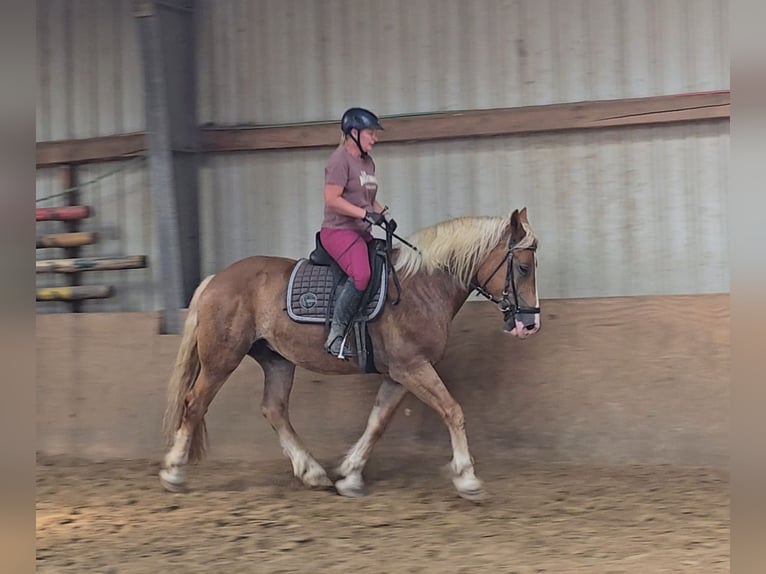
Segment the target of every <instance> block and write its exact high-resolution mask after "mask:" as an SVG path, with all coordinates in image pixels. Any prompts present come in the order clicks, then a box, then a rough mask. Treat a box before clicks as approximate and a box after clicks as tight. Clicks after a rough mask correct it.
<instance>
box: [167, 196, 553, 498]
mask: <svg viewBox="0 0 766 574" xmlns="http://www.w3.org/2000/svg"><path fill="white" fill-rule="evenodd" d="M400 239H401V238H400ZM402 243H406V244H407V246H405V245H401V244H399V243H397V244H396V245H395V246H394V247H393V249H392V251H391V254H392V269H393V271H394V272H396V273H398V277H399V281H398V284H399V285H398V287H399V300H398V302H397V303H396V304H392V303H390V302H389V303H387V304H386V305H385V307H384V309H383V312H382V313H381V314H380V316H379V317H378V318H376V319H375V320H374V321H372V322H370V324H369V337H370V341H371V342H372V346H373V348H374V351H375V365H376V367H377V370H378V372H379V373H380V376H381V377H382V381H381V383H380V387H379V389H378V392H377V396H376V398H375V402H374V406H373V407H372V410H371V412H370V414H369V417H368V421H367V425H366V428H365V430H364V432H363V433H362V435H361V437H360V438H359V439H358V441H357V442H356V443H355V444H354V445H353V446H352V447H351V448H350V450H349V451H348V452H347V454H346V455H345V457H344V458H343V460H342V462H341V463H340V465H339V466H338V467H337V468H336V469H335V471H336V473H337V479H336V480H334V481H332V480H330V478H329V476H328V474H327V472H326V471H325V469H324V468H323V467H322V466H321V465H320V464H319V463H318V462H317V461H316V460H315V459H314V457H313V456H312V455H311V453H310V452H309V450H308V449H307V447H306V446H305V445H304V443H303V441H302V440H301V438H300V437H299V436H298V435H297V434H296V432H295V430H294V428H293V427H292V425H291V423H290V417H289V411H288V400H289V396H290V391H291V389H292V385H293V376H294V372H295V367H296V366H299V367H301V368H303V369H307V370H309V371H313V372H316V373H322V374H336V375H348V374H358V372H359V371H358V367H357V366H356V365H355V364H354V363H353V362H352V361H344V360H340V359H339V358H338V357H336V356H333V355H330V354H328V353H327V352H326V351H325V350H324V347H323V342H324V337H325V334H326V333H325V327H324V326H323V325H319V324H301V323H297V322H295V321H293V320H291V319H290V317H288V314H287V313H286V311H285V297H286V289H287V284H288V278H289V277H290V275H291V270H292V269H293V268H294V267H295V265H296V261H295V260H292V259H287V258H281V257H272V256H252V257H247V258H244V259H241V260H239V261H236V262H234V263H232V264H231V265H229V266H228V267H226V268H225V269H223V270H222V271H220V272H219V273H217V274H214V275H210V276H208V277H205V278H204V279H203V280H202V281H201V282H200V284H199V285H198V286H197V288H196V290H195V292H194V294H193V296H192V299H191V302H190V304H189V308H188V314H187V317H186V320H185V324H184V328H183V332H182V336H181V342H180V346H179V349H178V353H177V357H176V363H175V366H174V368H173V372H172V374H171V377H170V381H169V383H168V402H167V408H166V412H165V416H164V419H163V426H164V432H165V435H166V439H167V441H168V444H169V445H170V449H169V450H168V451H167V453H166V455H165V457H164V461H163V462H164V464H163V465H162V468H161V470H160V481H161V484H162V486H163V487H164V488H165V489H166V490H168V491H170V492H183V491H186V490H187V486H186V470H185V467H186V465H187V464H188V463H190V462H196V461H199V460H201V459H202V458H203V457H204V454H205V451H206V448H207V431H206V427H205V420H204V417H205V414H206V413H207V410H208V407H209V405H210V404H211V402H212V400H213V398H214V397H215V395H216V393H217V392H218V391H219V390H220V389H221V387H222V386H223V384H224V383H225V382H226V380H227V379H228V378H229V376H230V375H231V373H232V372H233V371H234V370H235V369H236V368H237V366H238V365H239V364H240V362H241V361H242V360H243V359H244V358H245V356H250V357H251V358H252V359H254V360H255V361H256V362H257V363H258V364H259V365H260V366H261V368H262V369H263V375H264V381H263V397H262V403H261V412H262V415H263V416H264V417H265V418H266V420H267V421H268V422H269V423H270V425H271V427H272V428H273V429H274V431H275V432H276V434H277V437H278V440H279V443H280V444H281V446H282V449H283V452H284V454H285V455H286V456H287V458H289V459H290V462H291V463H292V470H293V474H294V475H295V476H296V477H297V478H298V479H299V480H300V481H301V482H303V484H304V485H306V486H308V487H311V488H326V489H328V490H332V489H333V488H334V490H335V491H336V492H337V493H338V494H340V495H342V496H349V497H355V496H363V495H365V494H366V486H365V484H364V480H363V476H362V472H363V470H364V467H365V465H366V463H367V461H368V459H369V457H370V454H371V451H372V450H373V447H374V446H375V443H376V442H377V440H378V439H379V438H380V437H381V436H382V434H383V432H384V431H385V429H386V425H387V424H388V422H389V421H390V420H391V418H392V416H393V415H394V413H395V411H396V409H397V407H398V406H399V405H400V404H401V402H402V400H403V399H404V397H405V396H406V395H407V393H412V394H413V395H415V396H416V397H417V398H418V399H420V400H421V401H423V402H424V403H425V404H426V405H428V406H430V407H431V408H433V409H434V410H435V411H436V412H437V413H438V414H439V415H440V416H441V418H442V420H443V422H444V424H445V425H446V426H447V429H448V430H449V434H450V438H451V444H452V460H451V461H450V462H449V464H448V465H447V466H446V470H447V471H448V472H449V474H450V478H451V479H452V482H453V485H454V487H455V488H456V490H457V493H458V494H459V495H460V496H462V497H463V498H465V499H468V500H471V501H477V500H481V499H482V498H484V488H483V484H482V481H481V480H480V479H479V478H478V477H477V476H476V473H475V470H474V460H473V458H472V457H471V454H470V452H469V449H468V440H467V437H466V433H465V425H464V415H463V410H462V408H461V407H460V405H459V404H458V403H457V401H455V399H454V398H453V397H452V396H451V394H450V393H449V391H448V390H447V388H446V387H445V385H444V382H443V381H442V380H441V378H440V377H439V375H438V374H437V372H436V370H435V369H434V365H435V364H436V363H437V362H438V361H439V360H440V359H441V358H442V356H443V355H444V353H445V350H446V348H447V340H448V336H449V328H450V324H451V322H452V320H453V318H454V317H455V315H456V314H457V313H458V311H459V310H460V308H461V307H462V306H463V304H464V303H465V301H466V300H467V299H468V297H469V295H470V294H471V293H472V292H473V291H477V292H478V293H479V294H481V295H483V296H484V297H486V298H487V299H489V300H491V301H492V302H494V303H496V304H497V305H498V308H499V310H500V311H501V312H502V313H503V331H505V332H506V333H508V334H510V335H511V336H514V337H516V338H518V339H526V338H527V337H530V336H532V335H534V334H535V333H536V332H538V330H539V329H540V308H539V298H538V292H537V281H536V276H535V272H536V269H537V246H538V239H537V237H536V235H535V234H534V232H533V230H532V228H531V226H530V224H529V220H528V217H527V209H526V207H525V208H523V209H522V210H521V211H519V210H514V211H513V212H512V213H511V215H510V217H508V216H502V217H498V216H470V217H469V216H466V217H458V218H454V219H450V220H447V221H443V222H440V223H437V224H435V225H432V226H430V227H426V228H423V229H421V230H420V231H417V232H415V233H414V234H413V235H411V236H410V237H408V238H407V240H406V241H405V240H402ZM393 289H394V288H393V286H392V285H391V284H390V283H389V284H388V292H391V291H392V290H393ZM424 325H427V326H428V328H427V329H424V328H423V326H424ZM371 376H377V375H371Z"/></svg>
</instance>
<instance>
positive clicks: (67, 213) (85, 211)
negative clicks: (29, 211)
mask: <svg viewBox="0 0 766 574" xmlns="http://www.w3.org/2000/svg"><path fill="white" fill-rule="evenodd" d="M86 217H90V207H89V206H87V205H71V206H66V207H38V208H37V209H36V210H35V220H36V221H72V220H75V219H85V218H86Z"/></svg>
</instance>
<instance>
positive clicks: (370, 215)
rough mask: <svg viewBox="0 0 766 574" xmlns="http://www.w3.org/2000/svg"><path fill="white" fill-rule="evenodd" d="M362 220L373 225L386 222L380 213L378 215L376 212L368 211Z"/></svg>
mask: <svg viewBox="0 0 766 574" xmlns="http://www.w3.org/2000/svg"><path fill="white" fill-rule="evenodd" d="M364 220H365V221H366V222H367V223H372V224H373V225H381V224H382V223H383V222H384V221H385V220H386V218H385V217H383V214H382V213H378V212H377V211H368V212H367V214H366V215H365V216H364Z"/></svg>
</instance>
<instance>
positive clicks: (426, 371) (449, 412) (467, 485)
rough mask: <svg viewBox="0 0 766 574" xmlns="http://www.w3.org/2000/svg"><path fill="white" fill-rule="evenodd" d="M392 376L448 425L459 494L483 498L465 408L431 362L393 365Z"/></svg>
mask: <svg viewBox="0 0 766 574" xmlns="http://www.w3.org/2000/svg"><path fill="white" fill-rule="evenodd" d="M390 373H391V376H392V378H393V379H394V380H396V381H398V382H399V383H401V384H402V385H403V386H405V387H406V388H407V390H408V391H410V392H411V393H412V394H413V395H415V396H416V397H418V398H419V399H420V400H421V401H423V402H424V403H425V404H427V405H428V406H430V407H431V408H433V409H434V410H435V411H436V412H437V413H439V414H440V415H441V417H442V420H443V421H444V423H445V424H446V425H447V428H448V429H449V434H450V439H451V441H452V462H451V463H450V471H451V473H452V475H453V476H452V483H453V484H454V485H455V488H456V489H457V491H458V494H460V496H462V497H463V498H465V499H468V500H480V499H481V498H483V497H484V491H483V488H482V483H481V481H480V480H479V479H478V478H476V475H475V473H474V468H473V458H472V457H471V453H470V452H469V451H468V438H467V437H466V434H465V417H464V416H463V409H462V408H461V407H460V405H459V404H458V403H457V401H456V400H455V399H454V398H453V397H452V395H451V394H450V393H449V391H448V390H447V387H445V386H444V382H443V381H442V380H441V378H439V375H438V373H437V372H436V370H435V369H434V368H433V366H432V365H431V364H430V363H426V362H423V363H419V364H417V365H406V366H402V367H397V366H392V368H391V371H390Z"/></svg>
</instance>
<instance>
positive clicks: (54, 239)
mask: <svg viewBox="0 0 766 574" xmlns="http://www.w3.org/2000/svg"><path fill="white" fill-rule="evenodd" d="M59 169H61V181H62V186H63V188H64V190H65V193H64V197H65V199H66V202H67V204H66V205H62V206H58V207H42V208H38V209H36V210H35V221H37V222H43V221H57V222H60V223H61V225H62V232H61V233H47V234H43V235H41V234H38V235H37V237H36V248H37V249H51V248H55V249H60V250H61V251H62V254H63V257H61V258H55V259H38V260H37V261H36V263H35V272H36V273H38V274H39V273H61V274H64V275H65V276H66V278H67V280H66V283H67V284H66V285H64V286H57V287H38V288H37V290H36V291H37V292H36V300H37V301H64V302H67V303H69V304H70V306H71V311H72V312H73V313H79V312H80V311H81V310H82V302H83V301H84V300H88V299H107V298H110V297H113V296H114V295H115V288H114V287H113V286H112V285H87V284H83V274H84V273H85V272H87V271H107V270H121V269H142V268H145V267H146V266H147V257H146V256H145V255H129V256H108V257H103V256H99V257H83V256H82V253H81V248H82V247H84V246H86V245H92V244H94V243H96V242H97V240H98V235H97V233H96V232H94V231H87V230H83V229H82V227H83V221H85V220H87V219H88V218H89V217H90V216H91V215H92V212H93V210H92V208H91V206H88V205H81V204H80V203H81V202H80V193H79V187H78V186H77V177H76V175H77V173H76V166H75V165H74V164H65V165H62V166H61V167H60V168H59Z"/></svg>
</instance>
